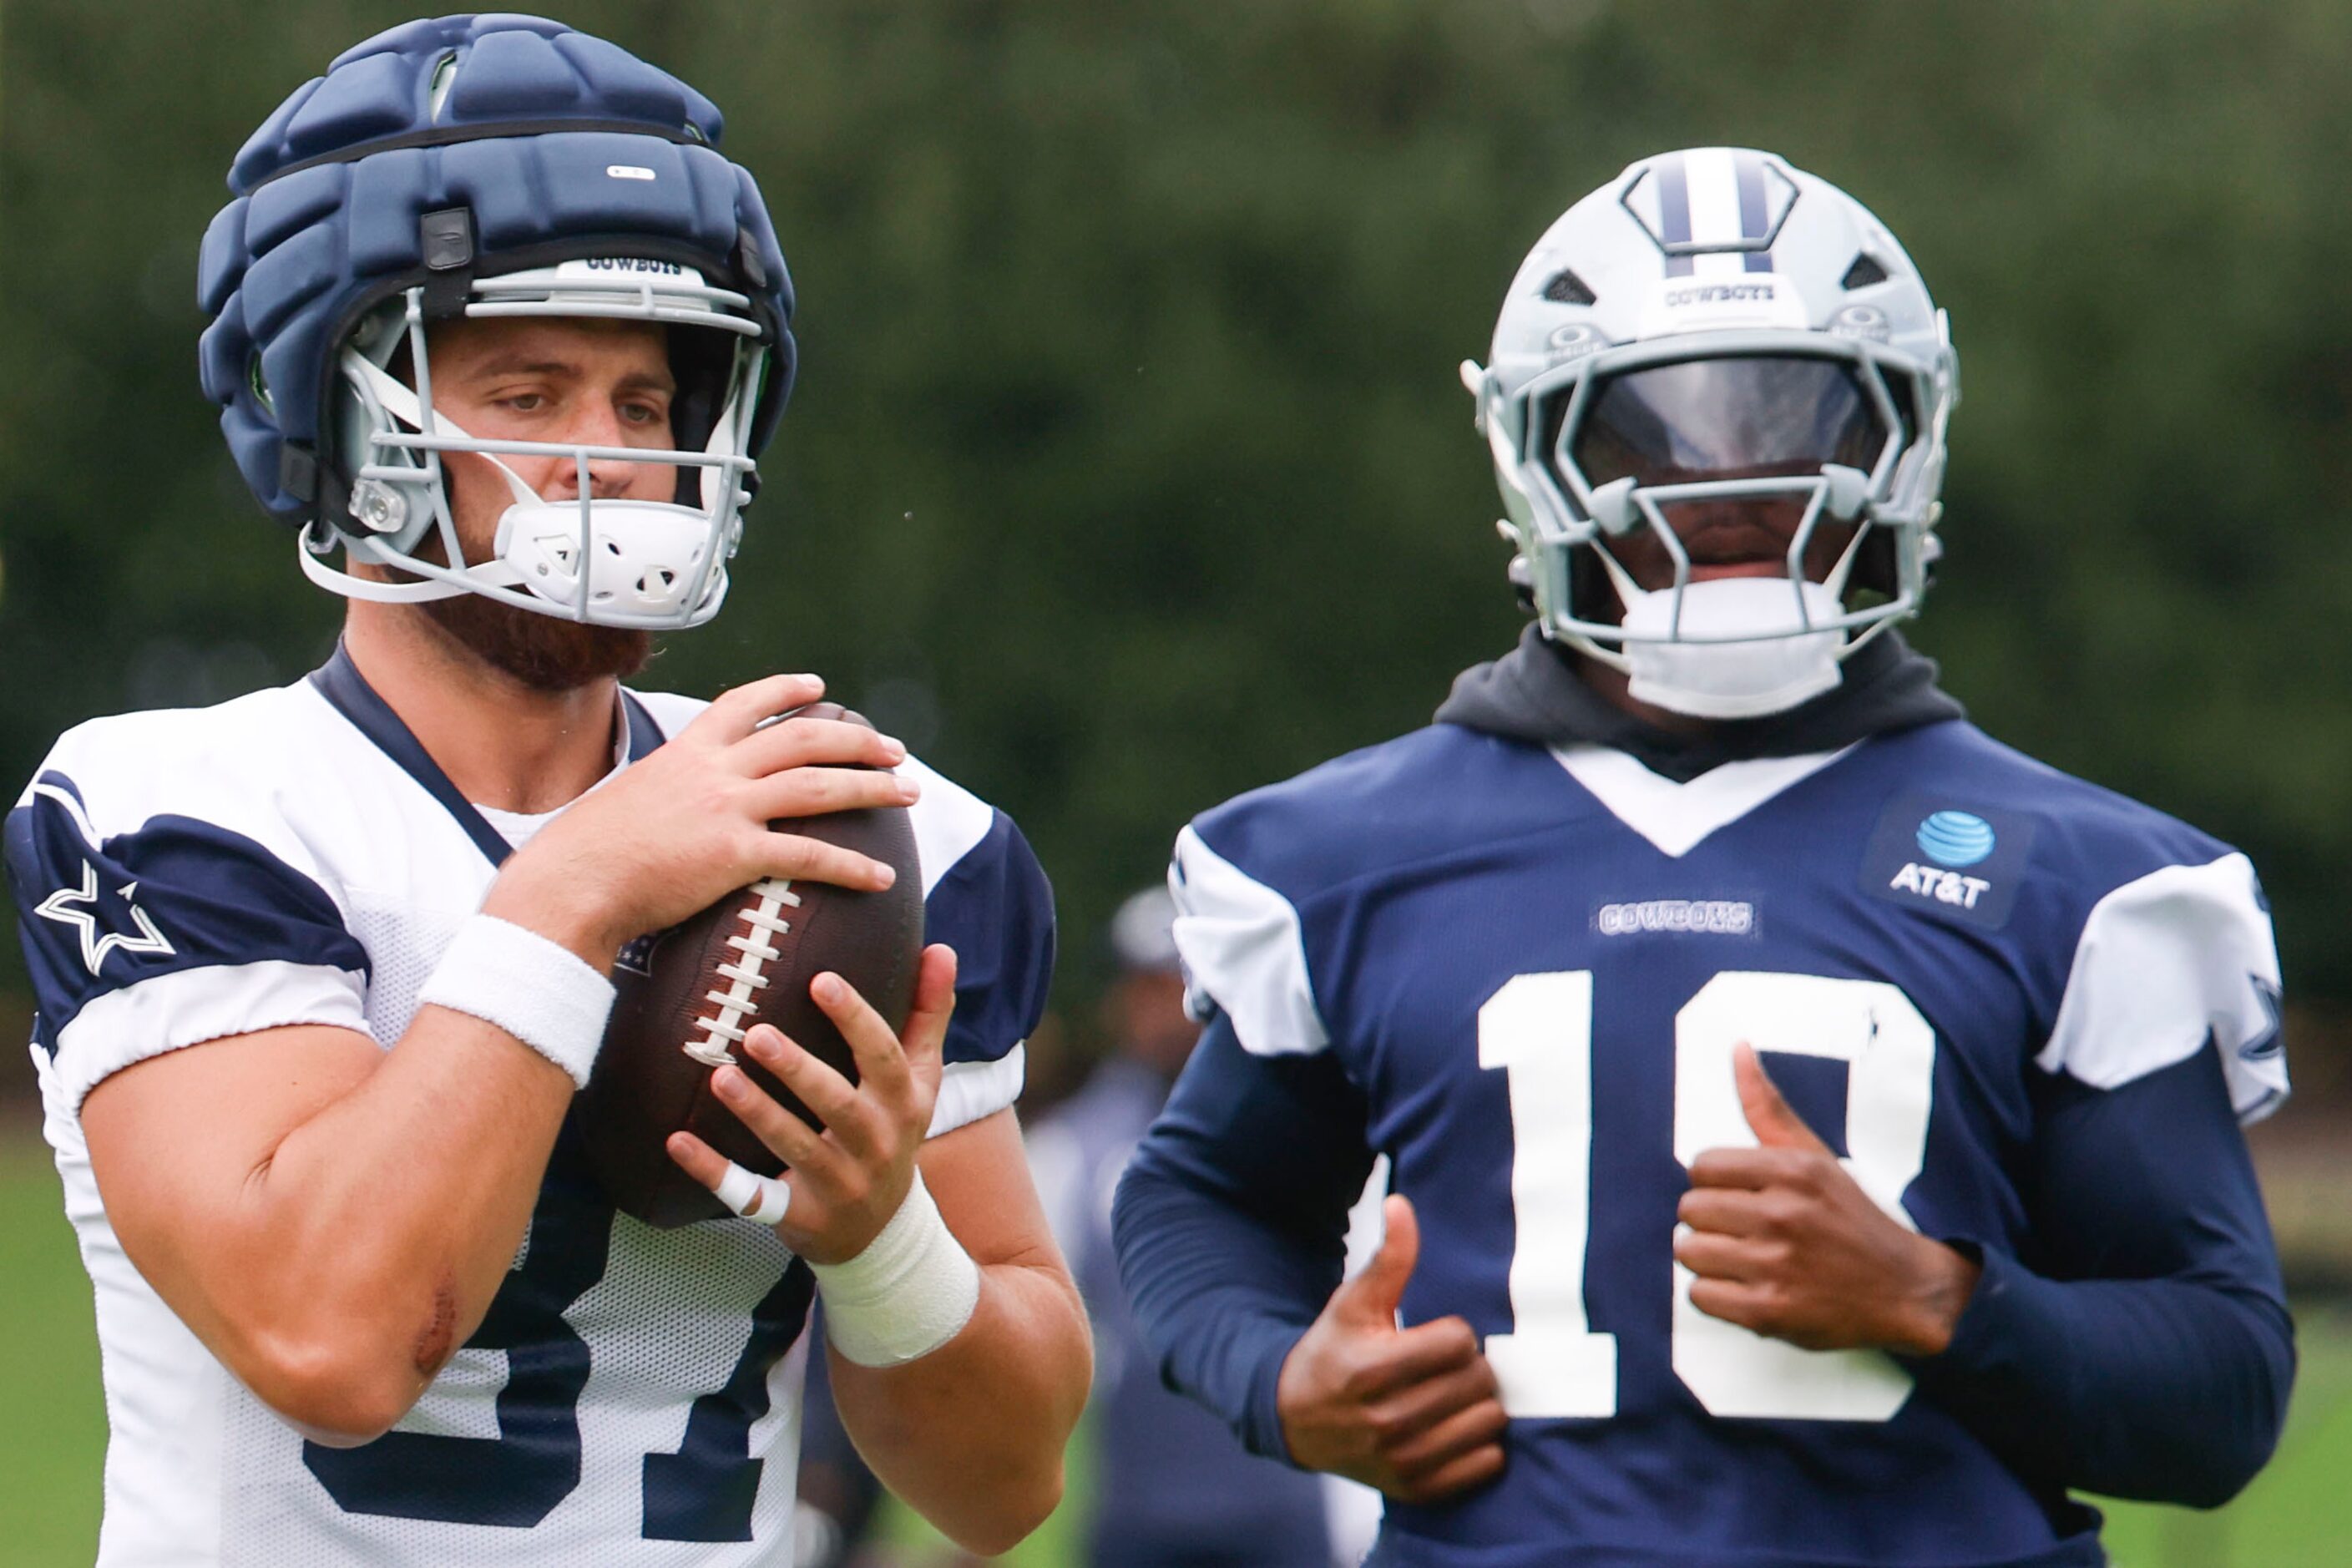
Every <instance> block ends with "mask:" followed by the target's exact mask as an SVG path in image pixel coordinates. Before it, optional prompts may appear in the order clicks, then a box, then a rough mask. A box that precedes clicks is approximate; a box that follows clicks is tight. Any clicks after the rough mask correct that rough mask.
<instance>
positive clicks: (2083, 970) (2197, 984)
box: [2037, 854, 2287, 1121]
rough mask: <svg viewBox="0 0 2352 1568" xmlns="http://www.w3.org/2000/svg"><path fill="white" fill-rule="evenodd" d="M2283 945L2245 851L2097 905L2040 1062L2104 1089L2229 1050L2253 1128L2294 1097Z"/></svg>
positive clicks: (2240, 1107)
mask: <svg viewBox="0 0 2352 1568" xmlns="http://www.w3.org/2000/svg"><path fill="white" fill-rule="evenodd" d="M2279 997H2280V979H2279V961H2278V949H2277V946H2276V944H2275V942H2274V941H2273V936H2272V932H2271V917H2270V910H2269V908H2268V906H2267V905H2266V904H2265V903H2264V901H2263V894H2262V888H2261V885H2260V883H2259V882H2257V881H2256V879H2255V877H2254V868H2253V865H2252V862H2250V861H2249V860H2248V859H2247V858H2246V857H2244V856H2243V855H2237V854H2231V855H2225V856H2223V857H2221V858H2219V859H2217V860H2213V861H2211V862H2210V863H2208V864H2205V865H2201V866H2194V865H2179V866H2167V867H2164V868H2161V869H2158V870H2156V871H2152V872H2149V873H2148V874H2147V875H2146V876H2143V877H2140V878H2138V879H2136V880H2133V881H2129V882H2126V883H2125V884H2124V885H2123V886H2121V887H2119V888H2116V889H2114V890H2113V891H2111V892H2109V893H2108V894H2106V895H2105V897H2104V898H2102V899H2100V900H2099V901H2098V902H2097V903H2096V904H2095V905H2094V906H2092V909H2091V912H2090V915H2089V917H2088V919H2086V920H2085V921H2084V923H2083V932H2082V936H2081V938H2080V939H2079V940H2078V941H2077V942H2076V943H2075V947H2074V966H2073V969H2072V970H2071V972H2070V973H2068V975H2067V980H2066V992H2065V995H2064V998H2063V1000H2062V1001H2061V1002H2060V1004H2059V1007H2058V1016H2057V1019H2056V1022H2055V1023H2054V1024H2053V1026H2052V1028H2051V1031H2050V1039H2049V1043H2048V1044H2047V1045H2046V1046H2044V1047H2043V1048H2042V1053H2041V1055H2040V1057H2039V1058H2037V1059H2038V1061H2039V1063H2040V1065H2041V1067H2042V1069H2043V1070H2044V1071H2048V1072H2062V1071H2063V1072H2065V1073H2067V1074H2069V1075H2071V1076H2072V1077H2074V1078H2075V1079H2079V1080H2081V1081H2082V1082H2084V1083H2087V1084H2089V1085H2091V1086H2092V1087H2093V1088H2095V1089H2116V1088H2118V1087H2120V1086H2122V1085H2124V1084H2126V1083H2129V1082H2131V1081H2132V1080H2133V1079H2138V1078H2143V1077H2145V1076H2147V1074H2149V1073H2151V1072H2155V1071H2157V1070H2158V1069H2159V1068H2167V1067H2170V1066H2171V1065H2172V1064H2174V1063H2175V1062H2179V1061H2181V1060H2184V1059H2186V1058H2189V1056H2191V1055H2193V1054H2195V1053H2196V1052H2197V1051H2198V1050H2199V1049H2200V1048H2201V1047H2203V1046H2204V1044H2205V1043H2206V1041H2208V1040H2210V1041H2212V1042H2213V1044H2214V1047H2215V1048H2216V1049H2217V1050H2218V1051H2219V1052H2220V1053H2221V1068H2222V1071H2223V1074H2224V1076H2225V1077H2226V1078H2227V1079H2228V1080H2229V1085H2230V1099H2231V1104H2232V1105H2233V1106H2234V1107H2235V1109H2236V1110H2237V1112H2238V1115H2239V1117H2240V1119H2241V1120H2242V1121H2254V1120H2257V1119H2258V1118H2260V1117H2262V1116H2263V1115H2265V1114H2267V1113H2268V1112H2269V1111H2271V1110H2274V1109H2276V1107H2277V1106H2278V1104H2279V1103H2280V1102H2281V1101H2282V1100H2284V1099H2285V1098H2286V1094H2287V1075H2286V1053H2285V1051H2284V1049H2283V1048H2282V1037H2281V1027H2280V1001H2279Z"/></svg>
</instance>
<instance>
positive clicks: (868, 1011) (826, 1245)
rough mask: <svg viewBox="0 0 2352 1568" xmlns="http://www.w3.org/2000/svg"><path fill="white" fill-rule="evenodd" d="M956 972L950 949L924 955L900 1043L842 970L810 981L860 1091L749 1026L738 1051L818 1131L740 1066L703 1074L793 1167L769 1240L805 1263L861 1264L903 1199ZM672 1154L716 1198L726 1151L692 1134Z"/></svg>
mask: <svg viewBox="0 0 2352 1568" xmlns="http://www.w3.org/2000/svg"><path fill="white" fill-rule="evenodd" d="M955 974H956V960H955V952H954V950H953V949H952V948H948V947H942V946H939V945H936V944H935V945H933V946H930V947H927V948H925V949H924V950H923V961H922V967H921V968H920V970H919V971H918V972H917V973H916V976H915V1003H914V1008H913V1010H912V1011H911V1012H909V1013H908V1015H907V1033H906V1037H905V1039H904V1040H903V1041H902V1040H901V1039H900V1038H899V1037H898V1036H896V1035H894V1034H892V1033H891V1032H890V1026H889V1024H888V1023H887V1022H886V1021H885V1020H884V1019H883V1017H882V1016H881V1015H880V1014H878V1013H877V1012H876V1011H875V1010H874V1009H873V1008H872V1007H870V1006H868V1005H866V999H865V998H864V997H862V996H860V995H858V994H857V993H856V991H855V990H854V989H852V988H851V986H850V985H849V984H848V983H847V982H846V981H845V980H843V979H842V978H841V976H839V975H838V974H820V975H818V976H817V977H816V978H815V979H814V980H813V981H811V982H810V983H809V994H810V996H811V997H813V998H814V1000H815V1002H816V1005H818V1006H820V1007H822V1008H824V1012H825V1016H827V1017H829V1018H831V1019H832V1020H833V1021H834V1023H835V1025H837V1026H839V1027H840V1029H841V1033H842V1037H843V1038H845V1039H846V1040H847V1041H848V1042H849V1047H850V1049H851V1050H852V1051H853V1052H855V1053H856V1058H857V1074H858V1081H857V1082H856V1083H855V1084H852V1083H851V1082H850V1081H849V1080H848V1079H846V1078H845V1077H843V1076H842V1075H841V1074H840V1073H838V1072H835V1070H834V1069H833V1068H831V1067H830V1066H828V1065H826V1064H825V1063H824V1062H822V1061H819V1060H818V1059H817V1058H815V1057H813V1056H811V1055H810V1054H809V1053H808V1052H806V1051H804V1050H803V1049H802V1048H801V1047H799V1046H797V1045H795V1044H794V1043H793V1041H792V1040H791V1039H790V1038H788V1037H786V1036H785V1035H784V1033H783V1031H782V1030H781V1029H778V1028H777V1027H775V1026H773V1025H772V1024H759V1025H754V1026H752V1028H751V1031H750V1032H749V1033H748V1034H747V1035H746V1036H745V1037H744V1040H743V1048H744V1049H745V1050H747V1051H749V1052H751V1056H752V1058H753V1059H754V1060H756V1061H757V1062H759V1064H760V1065H761V1067H763V1068H767V1069H768V1070H769V1071H770V1072H772V1073H773V1074H775V1075H776V1077H777V1078H778V1079H781V1080H782V1082H783V1084H784V1085H785V1087H786V1088H788V1089H791V1090H792V1091H793V1093H794V1094H797V1095H799V1096H800V1097H801V1103H803V1105H806V1106H807V1107H808V1108H809V1109H810V1110H814V1112H816V1114H817V1115H818V1116H820V1117H822V1118H823V1119H824V1131H822V1132H819V1131H817V1130H816V1129H815V1128H814V1127H811V1126H810V1125H809V1124H808V1123H807V1122H805V1121H802V1120H801V1119H800V1118H799V1117H797V1116H795V1115H793V1113H792V1112H791V1111H789V1110H785V1109H784V1108H783V1107H782V1106H781V1105H779V1104H777V1103H776V1101H775V1100H773V1099H772V1098H771V1097H770V1096H769V1095H768V1094H767V1093H766V1092H765V1091H764V1090H762V1089H761V1088H760V1086H759V1085H758V1084H755V1083H753V1082H752V1081H751V1078H750V1077H749V1076H748V1075H747V1074H745V1072H744V1071H743V1069H742V1068H734V1067H723V1068H719V1070H718V1071H717V1072H714V1073H712V1074H711V1075H710V1087H711V1089H713V1090H714V1091H715V1092H716V1093H717V1094H718V1096H719V1099H720V1100H723V1101H725V1102H726V1105H727V1108H728V1109H729V1110H732V1111H733V1112H734V1113H735V1114H736V1115H737V1116H739V1117H740V1118H741V1119H742V1121H743V1124H744V1125H745V1126H746V1127H749V1128H750V1129H751V1131H753V1132H755V1133H757V1134H758V1135H759V1138H760V1141H761V1142H762V1143H765V1144H766V1145H767V1146H768V1147H769V1148H770V1149H771V1150H772V1151H774V1152H775V1153H776V1154H777V1155H778V1156H779V1157H781V1158H782V1160H783V1162H784V1163H785V1164H786V1165H788V1166H789V1167H791V1168H790V1169H789V1170H787V1171H786V1172H785V1173H784V1175H783V1176H782V1178H781V1179H782V1181H783V1182H784V1183H785V1184H786V1185H788V1186H789V1187H790V1188H791V1189H792V1198H791V1201H790V1203H789V1204H788V1205H787V1206H786V1208H785V1210H784V1217H783V1218H782V1220H780V1221H778V1222H777V1224H776V1234H777V1235H779V1236H781V1237H783V1239H784V1242H785V1245H787V1246H789V1247H791V1248H792V1249H793V1251H794V1252H796V1253H798V1254H800V1256H802V1257H803V1258H807V1259H808V1260H809V1261H810V1262H811V1263H842V1262H846V1261H847V1260H848V1259H850V1258H855V1257H856V1256H857V1255H858V1254H859V1253H861V1252H863V1251H865V1250H866V1247H867V1245H868V1244H870V1243H871V1242H872V1241H873V1239H874V1238H875V1237H877V1236H878V1235H880V1234H881V1231H882V1227H883V1226H886V1225H887V1224H889V1223H890V1216H891V1215H895V1214H897V1213H898V1205H900V1204H902V1203H904V1202H906V1200H907V1193H908V1188H910V1187H911V1186H912V1185H913V1184H914V1180H915V1156H916V1154H917V1152H919V1151H920V1150H921V1148H922V1146H923V1137H924V1134H925V1133H926V1132H928V1131H929V1130H930V1125H931V1106H932V1104H933V1102H934V1101H936V1100H938V1099H939V1096H940V1047H941V1046H942V1044H943V1043H944V1042H945V1041H946V1038H947V1032H948V1016H949V1015H950V1014H951V1013H952V1012H954V1011H955ZM668 1147H669V1154H670V1158H671V1159H673V1160H676V1161H677V1163H678V1164H679V1165H680V1166H682V1167H684V1169H685V1171H686V1173H687V1174H688V1175H690V1176H692V1177H693V1178H694V1179H695V1180H696V1181H698V1182H700V1183H701V1184H703V1185H704V1186H706V1187H709V1189H710V1190H711V1191H712V1192H714V1193H715V1192H717V1191H718V1190H719V1183H720V1182H721V1181H722V1180H724V1179H725V1178H726V1175H727V1160H726V1157H725V1156H724V1155H722V1154H720V1153H719V1152H717V1151H716V1150H714V1149H712V1148H711V1147H710V1145H709V1144H708V1143H705V1142H703V1141H702V1140H701V1139H699V1138H697V1137H696V1136H695V1135H694V1134H693V1133H691V1132H677V1133H672V1134H671V1135H670V1140H669V1144H668Z"/></svg>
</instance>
